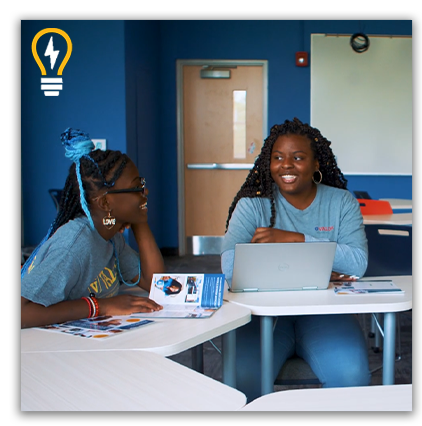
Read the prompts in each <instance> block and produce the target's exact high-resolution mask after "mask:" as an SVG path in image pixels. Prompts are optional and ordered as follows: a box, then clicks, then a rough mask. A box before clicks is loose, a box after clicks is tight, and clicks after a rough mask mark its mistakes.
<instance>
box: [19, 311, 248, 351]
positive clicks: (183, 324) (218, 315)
mask: <svg viewBox="0 0 422 426" xmlns="http://www.w3.org/2000/svg"><path fill="white" fill-rule="evenodd" d="M250 318H251V312H250V310H249V309H247V308H245V307H242V306H238V305H234V304H231V303H223V306H222V307H221V308H220V309H219V310H218V311H217V312H215V313H214V315H212V316H211V317H210V318H199V319H194V318H191V319H163V318H154V319H153V320H154V323H153V324H148V325H147V326H145V327H140V328H139V329H136V330H131V331H128V332H126V333H122V334H120V335H116V336H112V337H109V338H107V339H102V340H101V341H100V340H94V339H86V338H83V337H78V336H71V335H66V334H64V333H56V332H52V331H46V330H40V329H37V328H28V329H23V330H21V352H57V351H108V350H113V349H114V350H125V349H126V350H130V349H131V350H147V351H151V352H155V353H157V354H160V355H164V356H171V355H174V354H177V353H180V352H182V351H184V350H186V349H189V348H192V347H195V346H196V345H199V344H201V343H204V342H206V341H207V340H210V339H213V338H215V337H217V336H220V335H222V334H224V333H227V332H228V331H231V330H234V329H236V328H238V327H240V326H242V325H244V324H247V323H248V322H249V321H250Z"/></svg>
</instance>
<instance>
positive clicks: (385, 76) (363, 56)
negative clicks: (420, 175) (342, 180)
mask: <svg viewBox="0 0 422 426" xmlns="http://www.w3.org/2000/svg"><path fill="white" fill-rule="evenodd" d="M350 37H351V34H350V35H345V36H344V35H341V36H332V35H325V34H312V35H311V125H312V126H313V127H316V128H318V129H319V130H320V131H321V133H322V135H323V136H325V137H326V138H327V139H328V140H330V141H331V142H332V144H331V148H332V150H333V153H334V155H335V156H336V159H337V163H338V166H339V167H340V169H341V171H342V172H343V173H344V174H363V175H367V174H377V175H411V174H412V38H411V37H381V36H378V37H377V36H370V35H368V37H369V41H370V46H369V49H368V50H367V51H366V52H363V53H356V52H355V51H354V50H353V49H352V48H351V46H350Z"/></svg>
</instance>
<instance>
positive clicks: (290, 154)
mask: <svg viewBox="0 0 422 426" xmlns="http://www.w3.org/2000/svg"><path fill="white" fill-rule="evenodd" d="M318 169H319V162H318V160H317V159H316V158H315V154H314V152H313V150H312V148H311V142H310V140H309V139H308V138H307V137H306V136H302V135H282V136H279V137H278V138H277V140H276V141H275V143H274V146H273V149H272V152H271V163H270V171H271V177H272V178H273V179H274V182H275V183H276V184H277V186H278V187H279V189H280V193H281V194H282V195H283V196H284V197H285V198H286V199H289V198H291V196H300V195H303V197H304V198H306V197H307V196H309V195H312V194H315V191H316V187H315V184H314V183H313V182H312V177H313V175H314V173H315V172H316V171H317V170H318Z"/></svg>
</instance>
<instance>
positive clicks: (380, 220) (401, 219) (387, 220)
mask: <svg viewBox="0 0 422 426" xmlns="http://www.w3.org/2000/svg"><path fill="white" fill-rule="evenodd" d="M412 223H413V214H412V213H393V214H371V215H369V214H368V215H363V224H364V225H371V224H374V225H412Z"/></svg>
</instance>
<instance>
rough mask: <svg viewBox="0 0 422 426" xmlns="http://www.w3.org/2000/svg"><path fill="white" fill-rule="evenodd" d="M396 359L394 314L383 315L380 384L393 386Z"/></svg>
mask: <svg viewBox="0 0 422 426" xmlns="http://www.w3.org/2000/svg"><path fill="white" fill-rule="evenodd" d="M395 358H396V313H395V312H387V313H385V314H384V352H383V370H382V384H383V385H394V364H395Z"/></svg>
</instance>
